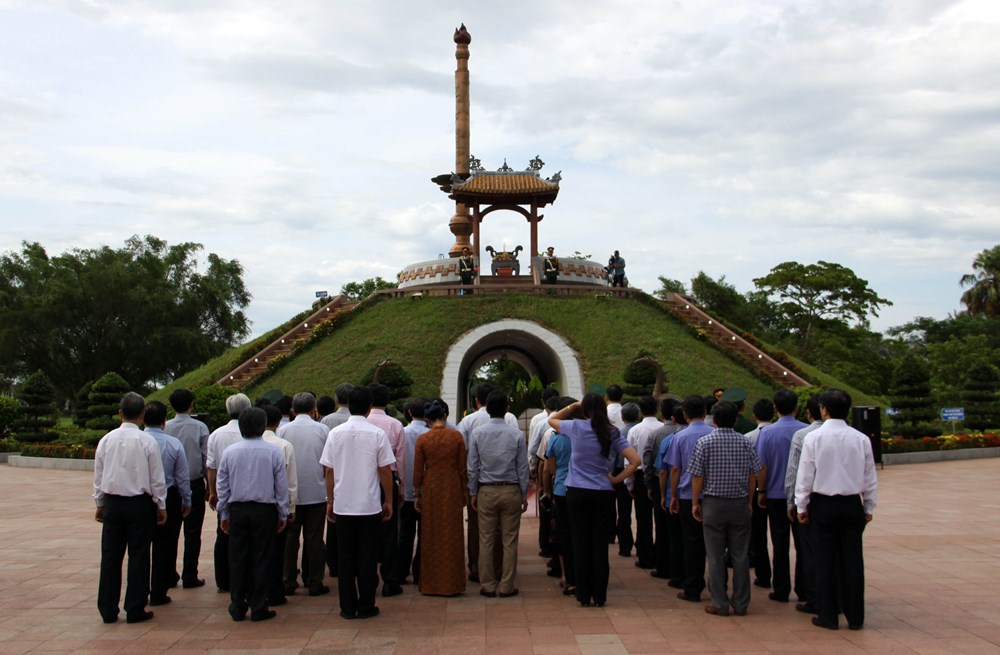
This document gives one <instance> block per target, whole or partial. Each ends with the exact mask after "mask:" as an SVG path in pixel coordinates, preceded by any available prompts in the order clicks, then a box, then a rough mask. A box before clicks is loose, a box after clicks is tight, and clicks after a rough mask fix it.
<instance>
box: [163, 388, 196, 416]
mask: <svg viewBox="0 0 1000 655" xmlns="http://www.w3.org/2000/svg"><path fill="white" fill-rule="evenodd" d="M168 400H169V402H170V406H171V407H173V408H174V411H175V412H176V413H178V414H186V413H187V412H188V410H190V409H191V407H192V406H193V405H194V394H193V393H191V391H190V389H174V390H173V391H172V392H171V394H170V398H169V399H168Z"/></svg>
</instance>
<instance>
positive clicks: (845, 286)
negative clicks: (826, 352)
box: [753, 261, 892, 350]
mask: <svg viewBox="0 0 1000 655" xmlns="http://www.w3.org/2000/svg"><path fill="white" fill-rule="evenodd" d="M753 283H754V285H755V286H756V287H757V289H758V290H760V291H763V292H765V293H767V294H768V295H769V296H777V297H778V299H779V300H780V301H781V308H782V311H783V313H785V314H786V315H787V316H788V317H789V319H790V321H791V323H792V324H793V325H794V326H795V328H796V329H797V331H798V332H799V333H800V334H801V336H802V340H803V344H804V345H805V347H806V349H807V350H808V348H809V345H810V343H811V341H812V333H813V328H814V326H815V325H816V322H817V321H819V320H821V319H839V320H841V321H846V322H850V321H854V322H855V324H857V325H860V326H863V327H867V326H868V316H869V315H872V316H878V310H879V308H880V307H883V306H889V305H892V303H891V302H890V301H888V300H886V299H885V298H882V297H880V296H879V295H878V294H877V293H875V292H874V291H873V290H872V289H870V288H869V287H868V281H867V280H863V279H861V278H859V277H858V276H857V275H856V274H855V273H854V271H852V270H851V269H849V268H847V267H845V266H841V265H840V264H834V263H830V262H824V261H819V262H818V263H816V264H800V263H798V262H783V263H781V264H778V265H777V266H775V267H774V268H772V269H771V272H770V273H768V274H767V275H765V276H763V277H759V278H755V279H754V281H753Z"/></svg>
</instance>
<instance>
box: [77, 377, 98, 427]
mask: <svg viewBox="0 0 1000 655" xmlns="http://www.w3.org/2000/svg"><path fill="white" fill-rule="evenodd" d="M93 388H94V383H93V382H88V383H87V384H85V385H83V386H82V387H80V390H79V391H77V392H76V402H75V403H74V405H73V423H75V424H76V426H77V427H80V428H85V427H87V421H88V420H90V413H89V412H90V391H91V389H93Z"/></svg>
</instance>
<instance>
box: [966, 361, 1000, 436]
mask: <svg viewBox="0 0 1000 655" xmlns="http://www.w3.org/2000/svg"><path fill="white" fill-rule="evenodd" d="M998 388H1000V376H998V375H997V372H996V369H995V368H993V367H992V366H990V365H989V364H988V363H986V362H980V363H979V364H976V365H975V366H973V367H972V368H970V369H969V371H968V373H966V376H965V383H964V384H963V385H962V405H963V406H964V407H965V421H964V425H965V427H967V428H969V429H970V430H986V429H988V428H997V427H1000V396H998V395H997V389H998Z"/></svg>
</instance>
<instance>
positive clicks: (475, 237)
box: [472, 205, 483, 282]
mask: <svg viewBox="0 0 1000 655" xmlns="http://www.w3.org/2000/svg"><path fill="white" fill-rule="evenodd" d="M482 222H483V217H482V216H481V215H480V214H479V205H474V206H473V208H472V254H473V255H475V257H476V264H478V265H479V275H482V274H483V260H482V259H481V258H480V249H479V224H480V223H482ZM476 277H477V278H478V277H479V276H478V275H477V276H476ZM477 282H478V279H477Z"/></svg>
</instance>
